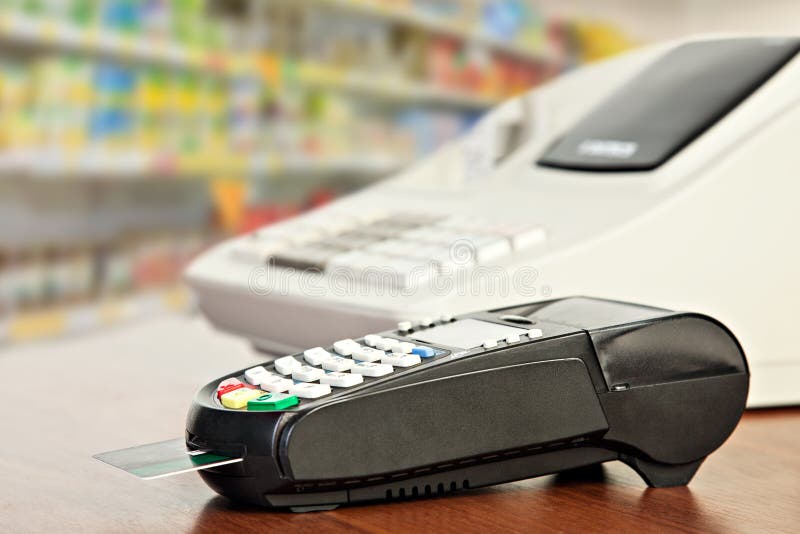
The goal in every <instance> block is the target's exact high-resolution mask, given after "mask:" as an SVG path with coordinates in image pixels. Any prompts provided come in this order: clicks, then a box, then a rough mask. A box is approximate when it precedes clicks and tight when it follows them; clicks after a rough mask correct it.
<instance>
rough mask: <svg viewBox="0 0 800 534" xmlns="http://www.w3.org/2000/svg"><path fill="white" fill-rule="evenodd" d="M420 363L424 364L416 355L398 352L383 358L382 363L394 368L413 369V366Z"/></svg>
mask: <svg viewBox="0 0 800 534" xmlns="http://www.w3.org/2000/svg"><path fill="white" fill-rule="evenodd" d="M420 362H422V360H421V359H420V357H419V356H418V355H416V354H402V353H398V352H393V353H392V354H389V355H387V356H384V357H383V358H381V363H385V364H388V365H392V366H394V367H411V366H412V365H417V364H418V363H420Z"/></svg>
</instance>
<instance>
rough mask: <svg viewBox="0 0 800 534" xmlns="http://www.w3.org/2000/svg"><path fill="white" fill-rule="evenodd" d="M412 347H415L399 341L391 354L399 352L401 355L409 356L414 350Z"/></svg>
mask: <svg viewBox="0 0 800 534" xmlns="http://www.w3.org/2000/svg"><path fill="white" fill-rule="evenodd" d="M414 347H416V345H414V344H413V343H409V342H408V341H401V342H400V343H398V344H397V347H395V348H394V351H393V352H399V353H401V354H410V353H411V351H412V350H414Z"/></svg>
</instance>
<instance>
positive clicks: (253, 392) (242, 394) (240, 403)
mask: <svg viewBox="0 0 800 534" xmlns="http://www.w3.org/2000/svg"><path fill="white" fill-rule="evenodd" d="M263 394H264V392H263V391H261V390H260V389H250V388H239V389H235V390H233V391H230V392H228V393H225V394H224V395H222V396H221V397H220V398H219V400H220V401H221V402H222V405H223V406H225V407H226V408H230V409H231V410H238V409H240V408H244V407H245V406H247V401H249V400H250V399H255V398H257V397H260V396H261V395H263Z"/></svg>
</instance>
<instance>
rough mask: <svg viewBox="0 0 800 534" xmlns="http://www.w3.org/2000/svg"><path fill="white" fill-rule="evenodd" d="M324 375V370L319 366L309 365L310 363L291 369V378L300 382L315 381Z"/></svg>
mask: <svg viewBox="0 0 800 534" xmlns="http://www.w3.org/2000/svg"><path fill="white" fill-rule="evenodd" d="M324 375H325V371H323V370H322V369H320V368H319V367H311V366H310V365H301V366H300V367H298V368H297V369H295V370H294V371H292V378H293V379H294V380H299V381H300V382H315V381H317V380H319V379H320V378H322V377H323V376H324Z"/></svg>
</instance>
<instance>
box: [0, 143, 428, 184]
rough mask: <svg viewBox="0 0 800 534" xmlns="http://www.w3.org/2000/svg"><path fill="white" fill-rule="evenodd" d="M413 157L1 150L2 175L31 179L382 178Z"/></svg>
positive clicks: (376, 154) (400, 167) (0, 165)
mask: <svg viewBox="0 0 800 534" xmlns="http://www.w3.org/2000/svg"><path fill="white" fill-rule="evenodd" d="M411 161H413V160H408V159H402V158H397V157H394V156H392V155H391V154H380V153H370V154H365V155H351V156H319V157H309V156H298V157H291V156H288V157H287V156H285V155H283V154H279V153H268V152H265V153H263V154H254V155H250V156H241V155H235V154H219V153H218V154H214V153H211V154H197V155H193V156H181V155H178V154H168V153H161V154H152V153H149V152H145V151H136V150H119V151H114V150H103V149H99V150H82V151H80V152H75V153H69V152H64V151H62V150H59V149H46V148H42V149H35V148H32V149H27V150H24V151H17V152H12V151H6V152H5V153H3V152H0V178H2V177H3V176H14V177H28V178H34V179H42V180H54V179H58V180H61V179H64V180H73V181H86V180H92V181H118V180H163V179H191V178H197V179H203V178H207V177H209V175H211V176H220V175H227V176H233V177H237V176H238V177H242V179H262V180H263V179H270V178H276V177H282V176H287V175H313V176H320V175H329V174H333V175H337V174H347V175H350V176H365V177H372V178H378V177H383V176H385V175H387V174H389V173H392V172H394V171H397V170H400V169H402V168H403V167H404V166H405V165H407V164H408V163H410V162H411Z"/></svg>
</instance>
